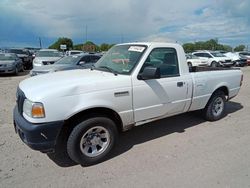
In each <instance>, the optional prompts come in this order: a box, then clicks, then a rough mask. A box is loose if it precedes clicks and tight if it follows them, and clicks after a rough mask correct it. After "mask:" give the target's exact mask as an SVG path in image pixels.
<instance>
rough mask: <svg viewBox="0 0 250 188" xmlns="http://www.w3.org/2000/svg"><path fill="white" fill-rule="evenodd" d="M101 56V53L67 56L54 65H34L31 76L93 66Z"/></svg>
mask: <svg viewBox="0 0 250 188" xmlns="http://www.w3.org/2000/svg"><path fill="white" fill-rule="evenodd" d="M100 58H101V56H100V55H97V54H88V53H85V54H84V53H82V54H77V55H73V56H65V57H63V58H62V59H60V60H58V61H57V62H55V63H54V64H53V65H46V66H39V67H34V68H33V69H32V70H31V71H30V76H35V75H38V74H44V73H49V72H57V71H64V70H72V69H84V68H91V67H92V66H93V65H94V63H96V62H97V61H98V60H99V59H100Z"/></svg>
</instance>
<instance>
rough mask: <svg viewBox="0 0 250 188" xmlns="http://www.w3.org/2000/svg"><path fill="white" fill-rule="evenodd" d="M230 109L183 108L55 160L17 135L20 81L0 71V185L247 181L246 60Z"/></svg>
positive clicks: (249, 97) (249, 100) (249, 74)
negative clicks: (72, 157) (105, 151)
mask: <svg viewBox="0 0 250 188" xmlns="http://www.w3.org/2000/svg"><path fill="white" fill-rule="evenodd" d="M242 70H243V72H244V82H243V87H242V89H241V91H240V93H239V95H238V96H237V97H236V98H234V99H233V100H232V101H231V102H229V103H228V104H227V116H226V117H225V118H223V119H222V120H220V121H217V122H206V121H204V120H203V119H201V118H200V117H198V116H197V114H194V113H187V114H184V115H179V116H175V117H172V118H168V119H164V120H161V121H157V122H154V123H150V124H148V125H144V126H141V127H136V128H134V129H133V130H131V131H128V132H126V133H124V134H122V135H121V137H120V140H119V143H118V144H117V146H116V148H115V150H114V152H113V155H112V157H110V159H108V160H107V161H105V162H103V163H101V164H98V165H95V166H91V167H82V166H80V165H74V164H72V163H70V162H69V161H67V160H63V161H61V162H60V163H59V162H58V161H55V160H52V159H51V158H49V157H48V156H47V155H45V154H42V153H40V152H37V151H33V150H31V149H30V148H28V147H27V146H26V145H25V144H23V143H22V142H21V140H20V139H19V138H18V135H16V134H15V132H14V128H13V124H12V109H13V107H14V105H15V91H16V87H17V85H18V83H19V82H20V81H21V80H23V79H25V78H27V77H28V75H21V76H0V159H1V162H0V187H3V188H4V187H11V188H12V187H102V188H104V187H120V188H121V187H192V188H193V187H209V188H211V187H240V188H244V187H250V146H249V143H250V126H249V125H250V124H249V120H250V113H249V112H250V84H249V83H250V67H245V68H242Z"/></svg>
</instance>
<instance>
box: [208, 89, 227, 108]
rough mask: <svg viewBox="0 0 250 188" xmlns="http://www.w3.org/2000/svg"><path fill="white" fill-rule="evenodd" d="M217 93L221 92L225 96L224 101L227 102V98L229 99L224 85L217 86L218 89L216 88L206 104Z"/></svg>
mask: <svg viewBox="0 0 250 188" xmlns="http://www.w3.org/2000/svg"><path fill="white" fill-rule="evenodd" d="M217 91H222V92H223V93H224V94H225V96H226V99H227V100H228V97H229V89H228V87H227V86H225V85H224V86H219V87H217V88H216V89H215V90H214V91H213V93H212V95H211V96H210V98H209V100H208V101H207V104H208V102H209V101H210V99H211V98H212V96H213V95H214V93H216V92H217Z"/></svg>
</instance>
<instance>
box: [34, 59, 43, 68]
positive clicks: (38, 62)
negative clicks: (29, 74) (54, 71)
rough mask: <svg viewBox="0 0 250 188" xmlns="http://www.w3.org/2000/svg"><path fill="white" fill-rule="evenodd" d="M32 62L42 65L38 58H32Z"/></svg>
mask: <svg viewBox="0 0 250 188" xmlns="http://www.w3.org/2000/svg"><path fill="white" fill-rule="evenodd" d="M33 64H34V65H38V66H39V65H42V62H41V61H39V60H36V59H34V60H33Z"/></svg>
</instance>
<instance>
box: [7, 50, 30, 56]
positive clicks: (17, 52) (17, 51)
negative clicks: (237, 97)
mask: <svg viewBox="0 0 250 188" xmlns="http://www.w3.org/2000/svg"><path fill="white" fill-rule="evenodd" d="M9 52H10V53H15V54H25V55H27V54H28V52H27V51H25V50H22V49H10V50H9Z"/></svg>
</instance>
